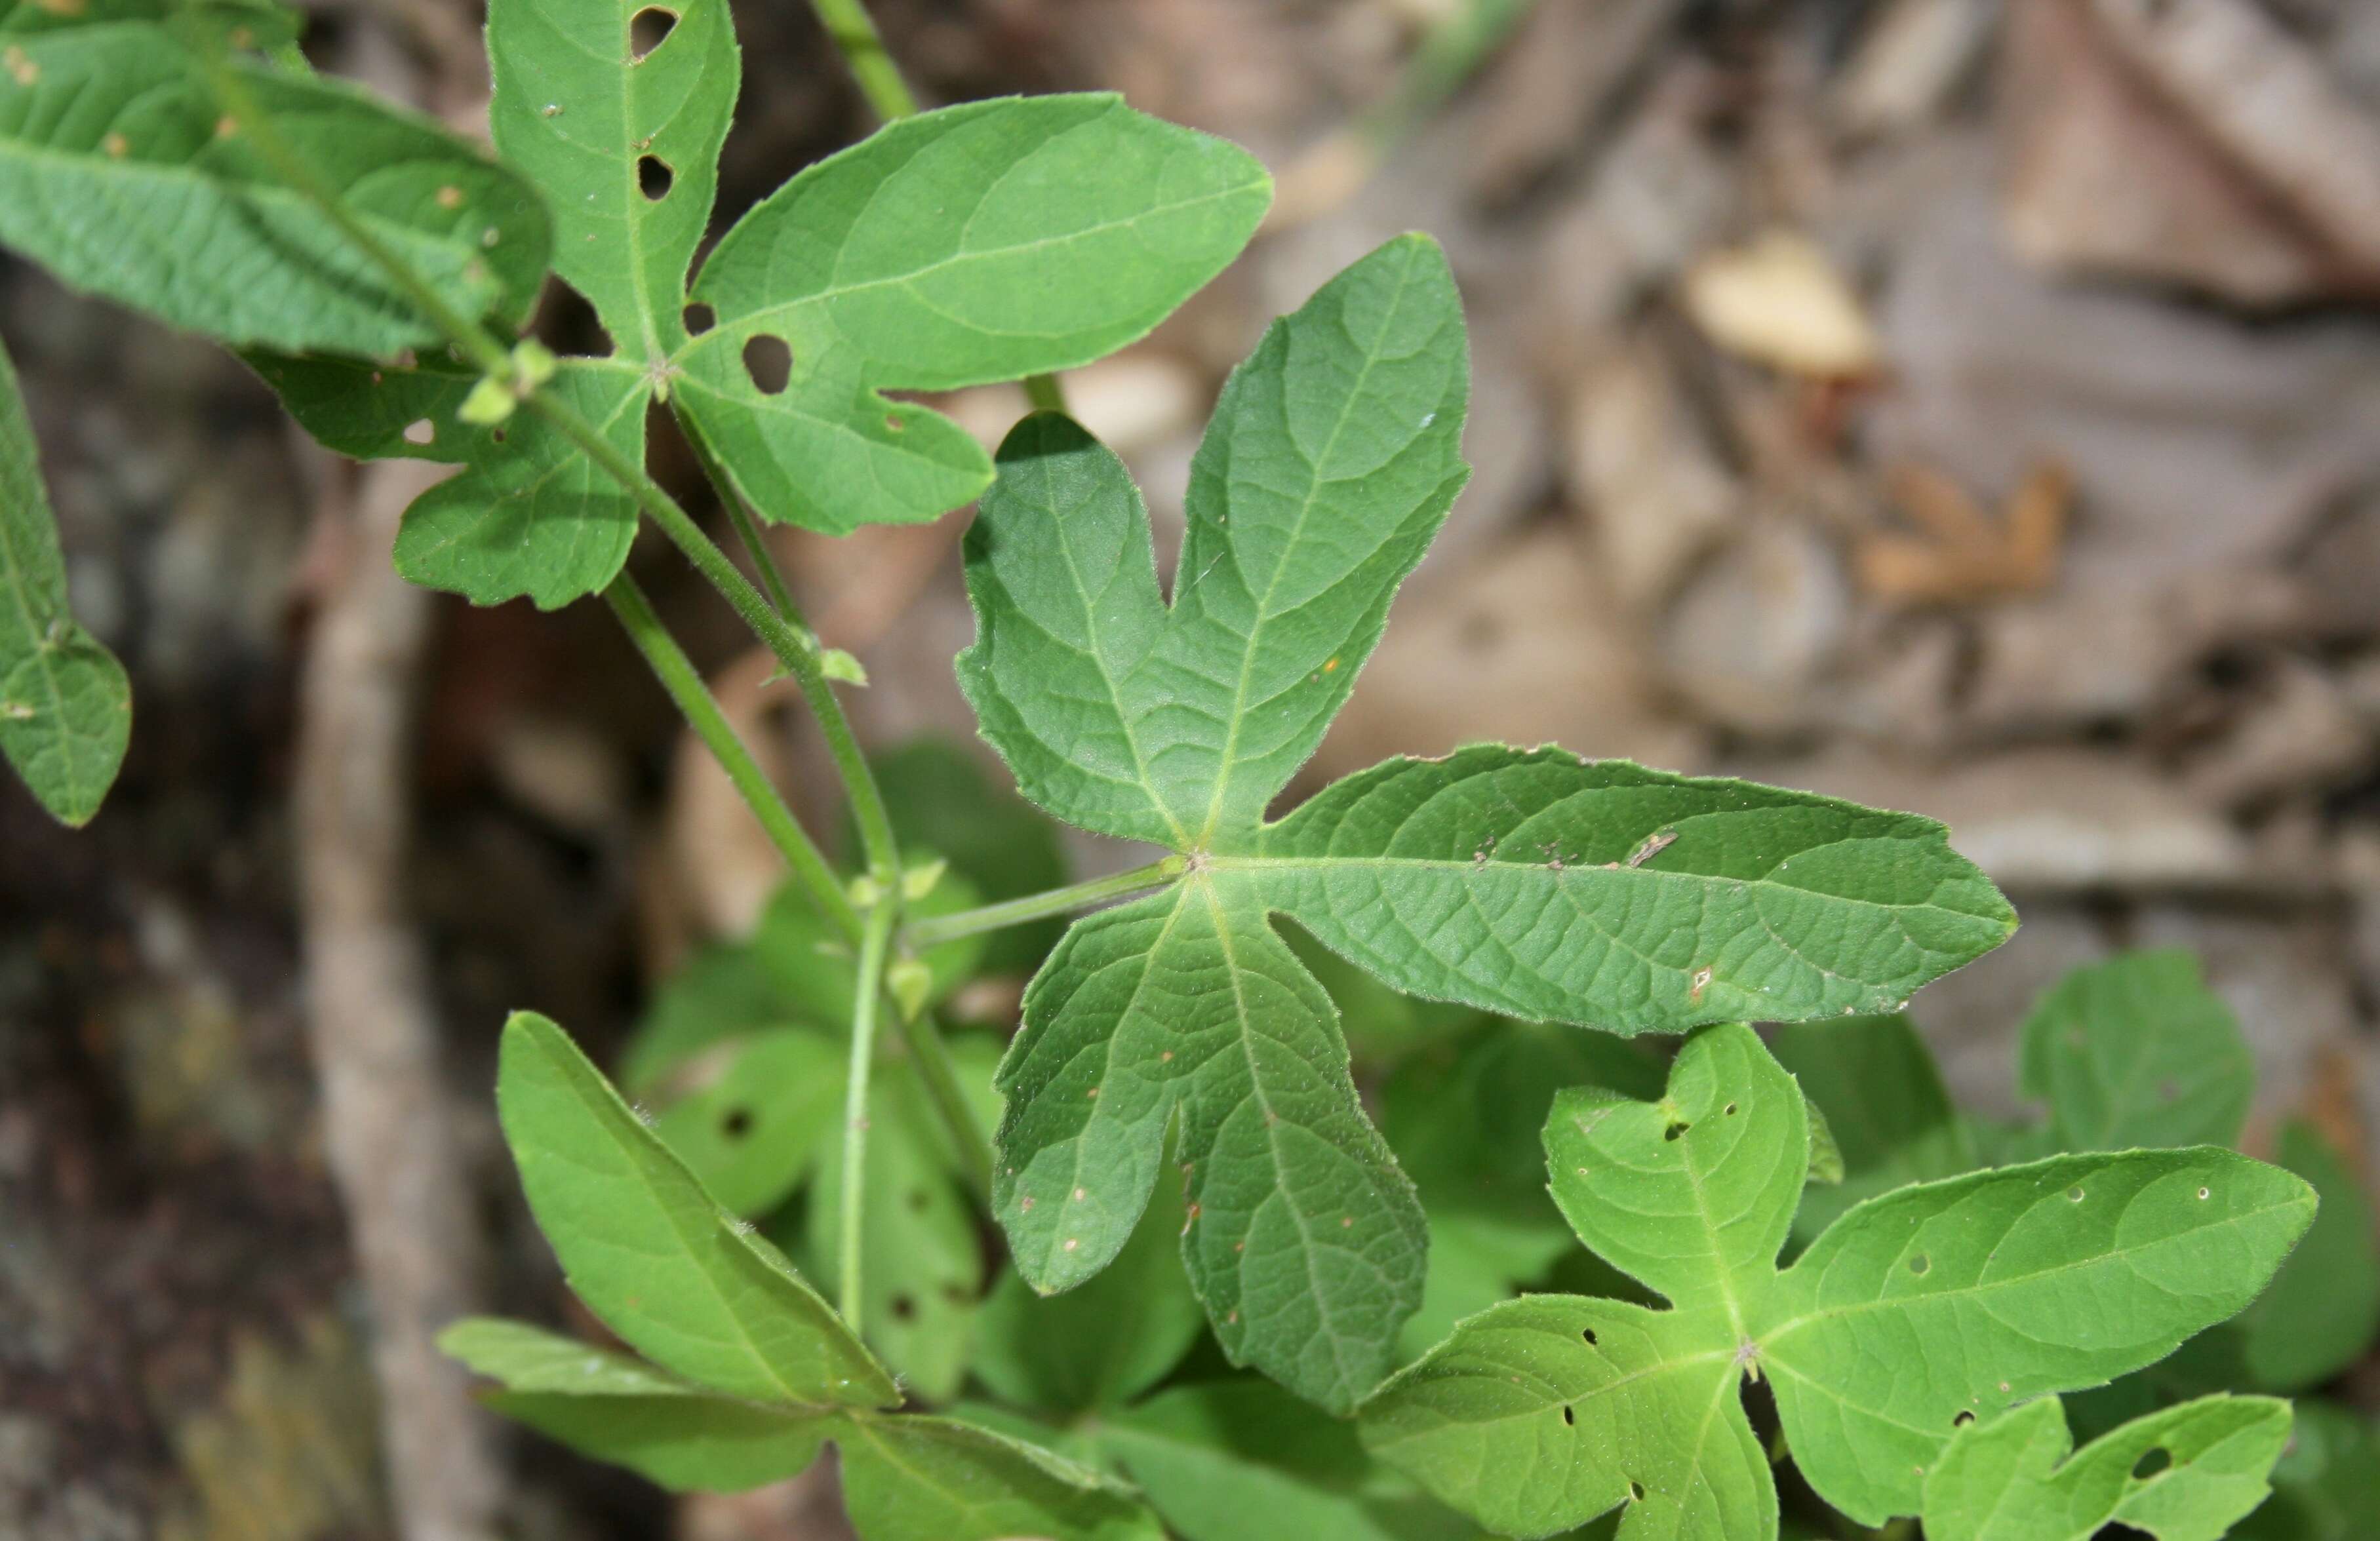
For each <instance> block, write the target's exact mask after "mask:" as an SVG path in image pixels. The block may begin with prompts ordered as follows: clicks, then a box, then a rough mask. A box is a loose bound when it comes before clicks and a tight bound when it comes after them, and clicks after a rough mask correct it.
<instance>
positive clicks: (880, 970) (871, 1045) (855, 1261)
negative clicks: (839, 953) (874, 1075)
mask: <svg viewBox="0 0 2380 1541" xmlns="http://www.w3.org/2000/svg"><path fill="white" fill-rule="evenodd" d="M900 898H901V896H900V893H899V892H898V890H897V889H896V890H894V891H892V892H887V893H885V894H884V895H883V896H882V897H881V898H880V899H879V900H878V901H877V904H876V906H875V908H873V909H871V910H869V911H868V919H867V922H866V924H865V926H864V927H863V928H862V929H861V932H860V939H859V988H858V989H857V990H856V991H855V992H854V994H853V1003H852V1008H851V1071H850V1074H849V1076H848V1078H847V1079H846V1080H845V1081H844V1100H843V1213H842V1215H841V1217H840V1218H841V1219H842V1221H843V1226H842V1246H843V1257H842V1274H841V1279H840V1281H839V1283H838V1285H837V1287H836V1291H835V1307H836V1309H837V1310H839V1311H840V1312H841V1313H842V1314H843V1319H844V1324H845V1325H847V1326H848V1327H849V1328H850V1329H851V1330H852V1331H853V1332H855V1333H856V1332H858V1331H859V1330H860V1327H859V1317H860V1295H859V1290H860V1273H859V1248H860V1242H861V1240H862V1231H863V1226H862V1224H861V1220H862V1218H863V1216H862V1212H861V1209H860V1204H861V1201H862V1200H863V1199H864V1198H865V1197H866V1196H867V1190H868V1072H869V1071H870V1070H871V1069H873V1068H874V1067H875V1063H876V1016H877V1010H878V1006H877V1003H878V1001H880V1000H881V999H882V998H883V994H884V990H883V984H884V955H885V952H886V950H887V949H888V948H889V947H890V946H891V944H892V923H893V922H894V921H896V920H898V919H899V918H900V916H901V907H900Z"/></svg>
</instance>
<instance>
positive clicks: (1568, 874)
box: [1206, 815, 1993, 920]
mask: <svg viewBox="0 0 2380 1541" xmlns="http://www.w3.org/2000/svg"><path fill="white" fill-rule="evenodd" d="M1292 817H1294V815H1293V816H1292ZM1282 822H1283V823H1285V822H1287V820H1282ZM1269 828H1270V829H1272V830H1278V829H1280V828H1281V824H1280V823H1276V824H1274V825H1271V826H1270V827H1269ZM1846 838H1848V839H1856V840H1863V841H1864V840H1900V841H1902V842H1904V843H1911V844H1916V843H1920V842H1917V841H1915V840H1913V839H1911V838H1910V837H1905V836H1897V835H1855V836H1848V837H1846ZM1831 843H1833V842H1828V844H1831ZM1826 848H1827V847H1826V845H1812V846H1806V847H1804V848H1803V849H1802V850H1799V851H1796V852H1794V853H1793V855H1791V856H1788V857H1786V858H1785V860H1787V861H1793V860H1796V859H1798V858H1800V857H1802V856H1804V855H1809V854H1811V853H1812V852H1815V851H1823V850H1825V849H1826ZM1206 865H1207V867H1208V868H1209V869H1210V870H1212V871H1216V872H1252V873H1259V874H1261V873H1268V872H1283V873H1286V872H1301V871H1312V872H1321V873H1330V872H1339V871H1365V870H1372V869H1379V870H1389V871H1418V872H1433V873H1455V874H1458V875H1462V876H1464V877H1470V876H1475V875H1480V874H1484V873H1488V872H1495V873H1498V874H1505V875H1509V874H1516V873H1528V872H1536V873H1542V874H1543V875H1544V876H1545V877H1546V878H1547V879H1548V880H1550V881H1551V882H1552V883H1553V884H1554V885H1555V886H1556V887H1557V888H1560V887H1561V886H1562V885H1563V884H1564V883H1566V882H1576V883H1588V884H1594V883H1599V882H1601V881H1603V880H1618V881H1620V882H1621V883H1624V884H1626V885H1628V886H1632V887H1633V886H1635V885H1637V884H1638V883H1640V882H1641V881H1642V880H1645V879H1664V880H1668V881H1670V882H1673V883H1699V884H1710V885H1713V886H1720V885H1724V886H1726V887H1729V888H1763V889H1772V890H1775V891H1776V892H1779V893H1791V894H1799V895H1802V896H1803V897H1805V898H1811V899H1821V900H1825V901H1826V902H1828V903H1829V904H1858V905H1861V906H1863V907H1864V908H1868V909H1877V910H1924V909H1932V910H1941V911H1944V912H1945V913H1947V914H1950V915H1961V916H1969V917H1971V918H1973V919H1976V920H1989V919H1992V918H1993V917H1992V916H1986V915H1977V914H1975V913H1974V912H1973V911H1970V910H1961V909H1953V908H1951V907H1950V906H1949V905H1947V904H1939V903H1937V902H1936V901H1935V900H1933V899H1930V898H1928V899H1919V900H1911V901H1906V902H1902V901H1897V900H1884V899H1869V898H1864V897H1862V896H1860V895H1857V894H1849V893H1832V892H1827V891H1826V890H1824V889H1815V888H1800V887H1796V886H1795V885H1794V884H1791V883H1787V882H1780V881H1779V880H1777V878H1776V877H1775V876H1774V872H1775V871H1776V869H1775V868H1771V869H1770V872H1769V873H1767V874H1764V875H1762V876H1760V877H1756V878H1729V877H1721V876H1718V875H1717V874H1713V873H1707V872H1680V871H1675V870H1670V869H1665V868H1656V867H1603V866H1597V865H1594V864H1587V865H1565V866H1562V867H1560V868H1554V867H1550V866H1548V865H1547V864H1545V863H1542V862H1517V861H1494V860H1489V861H1486V862H1479V861H1461V860H1455V859H1451V858H1447V857H1439V856H1270V855H1208V856H1207V858H1206Z"/></svg>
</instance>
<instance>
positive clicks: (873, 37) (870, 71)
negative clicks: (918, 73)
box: [810, 0, 917, 123]
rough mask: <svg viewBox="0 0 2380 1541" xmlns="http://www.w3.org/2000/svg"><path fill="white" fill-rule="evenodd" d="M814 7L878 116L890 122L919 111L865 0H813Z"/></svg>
mask: <svg viewBox="0 0 2380 1541" xmlns="http://www.w3.org/2000/svg"><path fill="white" fill-rule="evenodd" d="M810 8H811V9H812V10H814V11H816V12H818V18H819V24H820V26H822V27H824V28H825V29H826V35H827V36H828V37H829V38H830V39H832V41H833V42H834V46H835V49H836V51H837V52H838V53H840V54H842V55H843V62H844V64H846V65H848V66H849V67H851V74H852V79H856V80H857V81H858V82H859V91H860V94H861V95H863V96H865V97H867V98H868V106H869V107H871V108H872V109H874V110H875V113H876V115H877V116H878V117H880V118H882V119H883V120H884V121H885V122H887V123H890V122H892V120H893V119H894V118H896V117H908V116H910V115H912V114H914V113H916V112H917V97H916V96H915V95H914V94H912V93H911V91H910V90H909V82H908V81H906V80H905V79H902V78H901V67H900V66H899V65H897V64H895V63H893V62H892V55H891V54H890V53H888V52H887V51H886V50H885V47H884V39H883V37H882V35H881V34H880V33H879V32H878V31H877V30H876V19H875V18H873V17H871V16H869V15H868V6H866V4H864V3H863V0H810Z"/></svg>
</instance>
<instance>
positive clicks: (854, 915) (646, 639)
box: [603, 573, 860, 940]
mask: <svg viewBox="0 0 2380 1541" xmlns="http://www.w3.org/2000/svg"><path fill="white" fill-rule="evenodd" d="M603 601H604V602H605V603H607V604H609V605H610V606H611V607H612V613H613V614H614V615H616V616H618V617H619V618H620V625H621V626H622V627H623V628H625V630H626V632H627V634H628V640H629V641H631V642H634V643H635V644H636V645H637V651H638V652H640V653H642V654H644V657H645V661H646V662H647V663H648V664H650V665H651V666H652V671H653V673H654V675H655V676H656V677H657V678H659V679H660V680H661V682H662V689H664V690H666V691H668V692H669V696H670V699H671V700H673V701H674V702H676V703H677V709H678V710H679V711H680V712H681V713H683V714H684V715H685V717H686V723H687V725H688V726H690V727H692V728H693V729H694V732H695V736H697V737H698V738H700V739H701V740H702V742H703V746H704V747H706V748H708V749H709V750H710V756H711V758H713V759H715V760H717V761H718V762H719V767H720V769H721V770H722V771H726V772H727V779H728V780H729V781H730V782H733V783H735V790H736V791H737V792H739V793H741V794H743V796H744V801H745V803H746V804H747V806H748V807H750V808H751V809H752V813H753V816H754V817H755V818H757V819H759V821H760V828H761V829H762V830H763V831H766V832H767V834H768V836H769V841H770V843H771V844H773V845H774V846H776V848H777V851H778V854H779V855H783V857H784V858H785V865H786V866H787V867H790V868H793V870H794V876H795V877H796V878H798V879H799V880H801V884H802V886H803V887H804V888H805V889H807V890H808V891H809V895H810V898H811V900H812V901H813V902H814V903H815V904H817V905H818V907H819V908H820V910H821V911H823V912H824V913H825V915H826V917H827V919H828V920H830V921H832V923H833V924H834V926H835V927H836V928H838V929H839V930H841V931H842V932H843V933H844V936H845V937H847V938H850V939H852V940H857V939H858V937H859V934H860V921H859V912H858V911H857V910H856V909H854V908H852V906H851V899H850V897H849V896H848V895H847V894H845V893H844V891H843V883H842V881H841V880H839V879H837V878H836V877H835V875H834V868H832V867H830V866H828V865H827V860H826V857H825V856H823V855H820V852H819V848H818V846H817V844H816V843H813V842H812V841H811V839H810V837H809V834H808V832H807V831H805V830H803V828H802V826H801V824H800V821H799V820H797V819H795V818H794V814H793V810H792V809H791V808H788V807H786V806H785V801H784V799H783V797H781V796H779V795H777V789H776V788H775V787H774V786H773V785H771V783H770V782H769V778H768V776H767V775H766V774H765V773H763V772H762V771H761V770H760V766H759V761H757V760H755V759H754V758H752V751H751V750H750V749H749V748H747V747H746V746H745V743H744V740H743V739H742V738H740V737H738V736H737V734H736V732H735V727H734V725H733V724H731V723H730V722H728V721H727V716H726V713H724V712H722V711H721V710H719V702H718V700H717V699H716V698H713V697H712V695H711V694H710V687H709V686H705V685H704V684H703V683H702V675H701V674H700V673H697V672H696V670H695V667H694V662H693V661H692V660H690V659H688V658H687V657H686V650H685V649H682V648H680V647H679V646H678V645H677V638H675V637H672V636H671V635H670V633H669V628H668V627H667V626H665V625H662V618H661V617H660V616H659V615H658V614H656V613H654V612H653V607H652V603H651V601H649V600H647V599H646V598H645V592H644V590H643V589H641V588H637V582H636V580H635V579H634V578H632V577H630V576H628V575H627V574H625V573H622V574H621V575H620V576H618V577H615V578H613V580H612V581H611V583H610V585H609V586H607V587H606V588H604V590H603Z"/></svg>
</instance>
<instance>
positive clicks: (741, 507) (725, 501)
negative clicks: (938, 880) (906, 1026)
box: [671, 396, 857, 940]
mask: <svg viewBox="0 0 2380 1541" xmlns="http://www.w3.org/2000/svg"><path fill="white" fill-rule="evenodd" d="M682 399H683V398H681V397H677V396H673V397H672V398H671V401H672V412H671V415H672V416H673V417H674V418H675V419H677V426H678V429H679V431H681V432H682V433H684V434H685V436H686V445H687V447H689V448H690V449H692V450H693V451H694V462H695V464H696V465H698V466H699V467H702V474H703V477H704V479H706V480H708V481H709V482H710V490H711V491H713V492H715V493H717V494H718V496H719V505H720V506H721V507H722V508H723V509H725V510H726V511H727V519H728V522H729V523H730V524H732V525H734V526H735V538H736V539H737V540H740V541H742V542H743V544H744V552H745V554H746V555H747V556H749V557H750V558H751V559H752V566H753V568H754V570H755V571H757V572H759V575H760V586H761V587H762V588H765V589H767V590H768V593H769V602H770V603H771V604H772V605H774V606H776V607H777V613H778V614H780V615H782V616H783V617H784V618H785V619H786V620H788V621H791V622H792V623H793V624H794V625H797V626H802V627H805V628H807V625H808V624H809V623H808V622H807V621H805V620H803V619H802V607H801V606H800V605H799V604H797V603H795V601H794V591H793V589H792V588H790V587H788V586H787V584H786V582H785V575H784V573H783V570H781V569H780V568H779V567H778V565H777V559H776V557H775V555H774V554H773V553H771V552H770V550H769V544H768V541H767V540H766V539H764V538H763V535H762V533H761V529H760V521H759V517H758V516H755V515H754V514H753V512H752V505H751V504H747V503H746V502H745V501H744V494H743V493H741V492H739V491H736V490H735V482H734V481H733V480H731V479H729V477H728V475H727V467H725V466H723V465H722V464H721V463H720V460H719V456H718V455H716V454H714V453H713V452H712V450H711V448H710V441H709V440H707V439H705V438H703V436H702V431H701V430H700V429H698V428H697V427H696V426H695V424H694V422H693V420H692V419H689V418H688V417H687V416H686V414H685V413H684V412H682V411H678V410H676V405H675V404H676V403H677V402H678V401H680V400H682ZM856 935H857V933H856V932H855V933H854V937H855V940H856Z"/></svg>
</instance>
